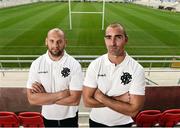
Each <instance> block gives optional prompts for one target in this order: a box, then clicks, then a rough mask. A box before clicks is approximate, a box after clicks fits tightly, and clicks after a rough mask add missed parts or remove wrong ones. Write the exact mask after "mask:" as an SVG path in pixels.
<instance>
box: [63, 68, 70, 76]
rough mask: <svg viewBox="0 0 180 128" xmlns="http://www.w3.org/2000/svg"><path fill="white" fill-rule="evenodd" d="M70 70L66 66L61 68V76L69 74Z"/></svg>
mask: <svg viewBox="0 0 180 128" xmlns="http://www.w3.org/2000/svg"><path fill="white" fill-rule="evenodd" d="M70 72H71V71H70V69H69V68H67V67H65V68H63V70H62V71H61V74H62V77H64V78H65V77H67V76H69V74H70Z"/></svg>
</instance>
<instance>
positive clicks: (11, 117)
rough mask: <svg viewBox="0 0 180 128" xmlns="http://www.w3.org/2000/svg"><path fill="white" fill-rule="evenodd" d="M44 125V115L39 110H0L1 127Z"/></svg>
mask: <svg viewBox="0 0 180 128" xmlns="http://www.w3.org/2000/svg"><path fill="white" fill-rule="evenodd" d="M19 126H23V127H25V128H26V127H44V122H43V117H42V115H41V114H40V113H38V112H20V113H19V114H18V115H16V114H15V113H14V112H7V111H0V127H19Z"/></svg>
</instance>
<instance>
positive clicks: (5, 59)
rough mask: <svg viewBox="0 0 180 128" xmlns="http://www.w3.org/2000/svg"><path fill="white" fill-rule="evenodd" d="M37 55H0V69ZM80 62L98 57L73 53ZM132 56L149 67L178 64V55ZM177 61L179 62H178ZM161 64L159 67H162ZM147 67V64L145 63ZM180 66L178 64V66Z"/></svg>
mask: <svg viewBox="0 0 180 128" xmlns="http://www.w3.org/2000/svg"><path fill="white" fill-rule="evenodd" d="M37 57H39V55H0V69H4V68H6V64H10V63H15V64H18V65H19V68H21V64H23V63H29V64H30V63H32V61H33V60H35V59H36V58H37ZM73 57H74V58H76V59H77V60H78V61H79V62H80V63H83V64H85V66H87V65H88V64H89V63H90V62H91V61H92V60H94V59H96V58H97V57H99V56H98V55H73ZM132 57H133V58H134V59H135V60H137V61H138V62H139V63H141V64H148V65H149V66H148V67H149V68H151V67H153V64H154V63H156V64H157V63H159V64H161V65H162V66H163V65H166V67H167V64H169V67H171V66H173V64H175V63H176V64H177V66H178V65H179V64H180V56H175V55H174V56H149V55H132ZM178 63H179V64H178ZM162 66H161V67H162ZM146 67H147V65H146ZM179 67H180V66H179Z"/></svg>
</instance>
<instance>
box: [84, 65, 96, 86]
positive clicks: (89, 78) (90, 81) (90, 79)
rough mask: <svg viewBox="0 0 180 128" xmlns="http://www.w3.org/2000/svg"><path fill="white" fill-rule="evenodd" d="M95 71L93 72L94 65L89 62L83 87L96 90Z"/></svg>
mask: <svg viewBox="0 0 180 128" xmlns="http://www.w3.org/2000/svg"><path fill="white" fill-rule="evenodd" d="M96 75H97V73H96V71H95V63H94V62H91V64H90V65H89V67H88V68H87V71H86V76H85V79H84V86H87V87H90V88H97V80H96Z"/></svg>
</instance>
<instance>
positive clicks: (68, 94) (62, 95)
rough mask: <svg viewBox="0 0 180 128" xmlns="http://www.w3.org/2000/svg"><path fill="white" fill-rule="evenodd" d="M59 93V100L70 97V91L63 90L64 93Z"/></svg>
mask: <svg viewBox="0 0 180 128" xmlns="http://www.w3.org/2000/svg"><path fill="white" fill-rule="evenodd" d="M57 93H58V94H59V99H62V98H66V97H68V96H70V91H69V89H66V90H63V91H59V92H57Z"/></svg>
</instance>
